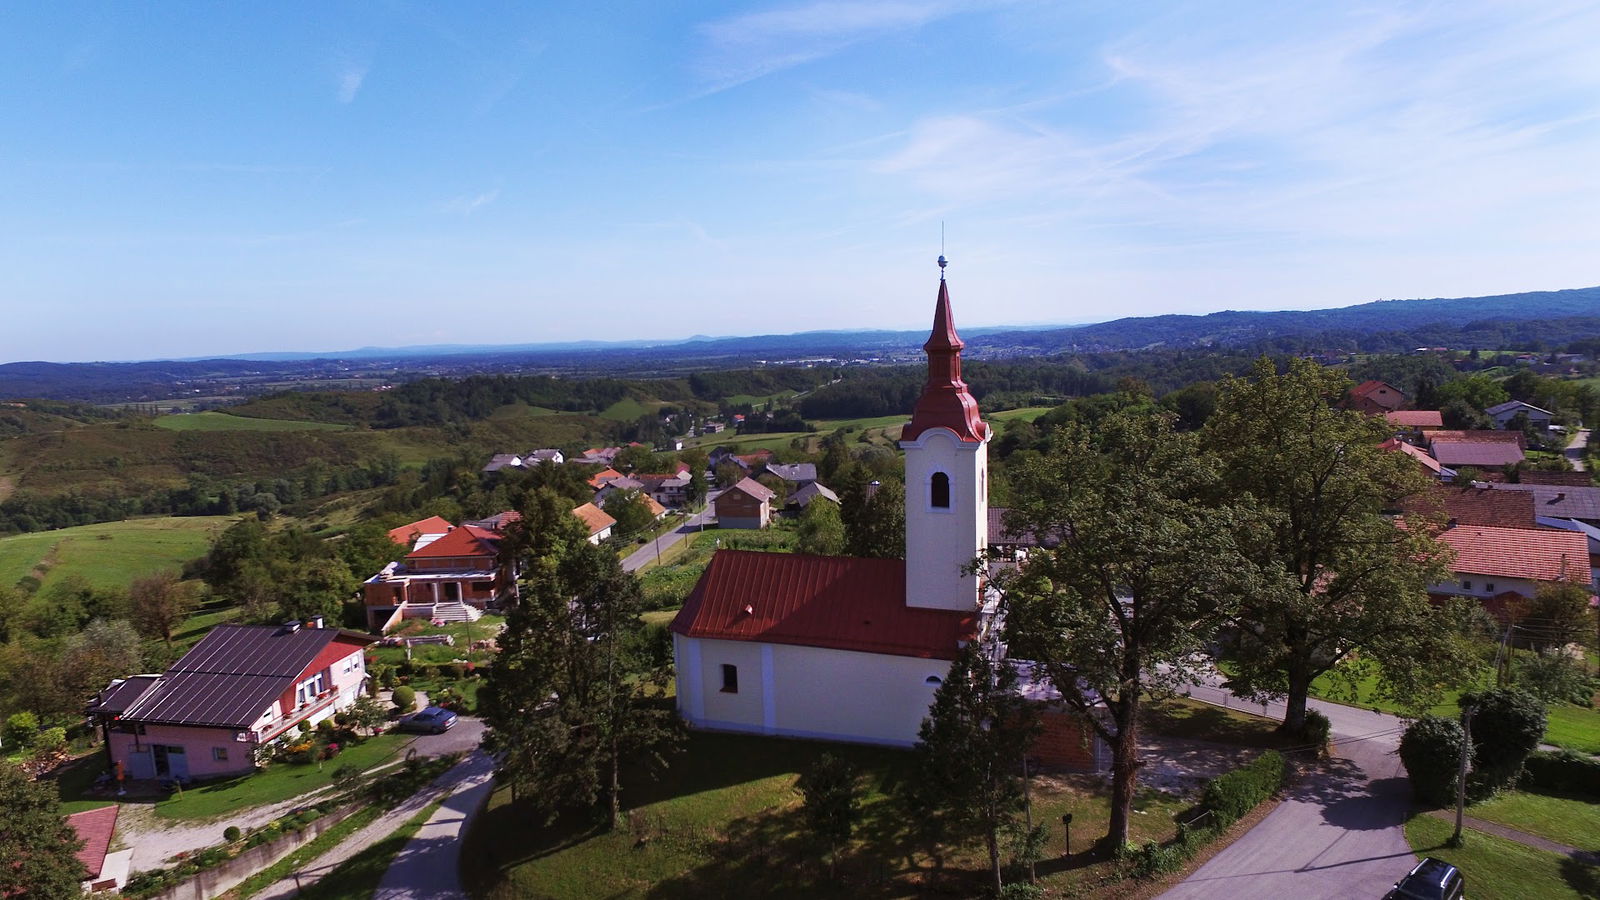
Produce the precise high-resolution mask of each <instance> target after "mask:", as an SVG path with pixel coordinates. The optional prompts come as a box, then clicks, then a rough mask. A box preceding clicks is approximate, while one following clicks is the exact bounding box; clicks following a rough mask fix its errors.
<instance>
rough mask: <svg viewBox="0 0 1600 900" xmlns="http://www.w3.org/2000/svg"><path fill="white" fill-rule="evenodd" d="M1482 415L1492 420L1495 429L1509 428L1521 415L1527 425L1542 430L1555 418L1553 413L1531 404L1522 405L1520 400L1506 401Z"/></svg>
mask: <svg viewBox="0 0 1600 900" xmlns="http://www.w3.org/2000/svg"><path fill="white" fill-rule="evenodd" d="M1484 413H1485V414H1486V415H1488V416H1489V418H1491V419H1493V420H1494V427H1496V428H1505V427H1507V426H1509V425H1510V424H1511V420H1512V419H1515V418H1516V417H1517V416H1518V415H1519V414H1521V415H1524V416H1526V417H1527V419H1528V424H1529V425H1532V426H1533V427H1535V428H1538V429H1540V430H1544V429H1547V428H1549V427H1550V422H1551V420H1552V419H1554V418H1555V413H1553V412H1551V411H1549V410H1548V409H1540V408H1539V407H1537V406H1534V405H1533V404H1532V403H1524V402H1522V401H1521V400H1507V401H1506V402H1505V403H1500V404H1497V405H1495V406H1491V407H1489V408H1488V409H1486V410H1484Z"/></svg>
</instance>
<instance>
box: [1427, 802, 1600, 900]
mask: <svg viewBox="0 0 1600 900" xmlns="http://www.w3.org/2000/svg"><path fill="white" fill-rule="evenodd" d="M1453 830H1454V828H1453V826H1452V824H1451V823H1450V822H1446V821H1445V820H1443V819H1436V818H1434V817H1433V816H1430V815H1428V814H1426V813H1418V814H1416V815H1414V816H1412V817H1411V821H1409V822H1407V823H1406V839H1407V840H1408V841H1410V843H1411V846H1412V848H1413V849H1415V850H1416V851H1417V853H1419V854H1421V855H1424V856H1432V857H1435V858H1437V859H1442V860H1444V861H1445V862H1447V863H1450V864H1451V865H1453V866H1455V867H1456V868H1458V869H1460V870H1461V871H1462V874H1464V875H1465V876H1466V879H1467V890H1466V896H1468V897H1471V898H1473V900H1522V898H1526V897H1538V898H1540V900H1560V898H1567V897H1572V898H1579V897H1600V873H1597V870H1596V868H1595V867H1594V866H1586V865H1583V864H1582V863H1579V862H1575V861H1573V860H1570V859H1567V858H1566V857H1564V856H1557V855H1556V854H1554V853H1546V852H1544V851H1543V850H1535V849H1533V848H1532V847H1525V846H1523V845H1522V844H1518V843H1516V842H1514V841H1508V840H1505V839H1504V838H1498V837H1493V836H1491V835H1487V834H1483V833H1481V832H1477V831H1469V832H1468V833H1467V834H1466V835H1465V837H1466V841H1465V844H1464V846H1461V847H1446V846H1445V842H1446V841H1448V840H1449V839H1450V833H1451V832H1452V831H1453ZM1395 869H1396V872H1395V877H1396V878H1397V879H1398V878H1399V877H1400V875H1401V874H1402V873H1403V872H1404V868H1403V867H1402V866H1400V865H1396V866H1395Z"/></svg>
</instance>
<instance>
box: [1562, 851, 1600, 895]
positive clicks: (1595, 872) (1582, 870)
mask: <svg viewBox="0 0 1600 900" xmlns="http://www.w3.org/2000/svg"><path fill="white" fill-rule="evenodd" d="M1561 878H1562V880H1563V881H1565V882H1566V883H1567V885H1568V886H1569V887H1571V888H1572V890H1573V891H1575V892H1576V893H1577V895H1578V896H1580V897H1600V866H1597V865H1596V864H1595V862H1594V861H1593V860H1592V859H1591V861H1590V862H1588V863H1585V862H1583V861H1581V860H1577V859H1571V858H1568V859H1563V860H1562V861H1561Z"/></svg>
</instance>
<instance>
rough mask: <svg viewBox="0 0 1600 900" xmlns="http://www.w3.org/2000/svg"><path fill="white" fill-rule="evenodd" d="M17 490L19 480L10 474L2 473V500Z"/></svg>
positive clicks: (0, 488)
mask: <svg viewBox="0 0 1600 900" xmlns="http://www.w3.org/2000/svg"><path fill="white" fill-rule="evenodd" d="M16 490H17V480H16V479H15V478H13V477H11V476H10V475H0V500H4V499H6V498H7V497H9V496H11V495H12V494H13V493H15V492H16Z"/></svg>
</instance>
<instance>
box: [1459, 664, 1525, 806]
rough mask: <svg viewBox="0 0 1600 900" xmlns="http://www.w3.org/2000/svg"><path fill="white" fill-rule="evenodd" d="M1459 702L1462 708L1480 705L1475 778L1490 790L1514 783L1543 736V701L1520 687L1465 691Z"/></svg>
mask: <svg viewBox="0 0 1600 900" xmlns="http://www.w3.org/2000/svg"><path fill="white" fill-rule="evenodd" d="M1460 702H1461V708H1462V709H1467V708H1469V707H1476V709H1477V712H1476V713H1475V714H1474V715H1473V717H1472V755H1473V762H1472V774H1473V780H1474V781H1475V782H1476V783H1477V785H1478V786H1479V788H1480V789H1484V790H1489V791H1493V790H1497V789H1499V788H1501V787H1507V786H1510V785H1512V784H1513V783H1515V782H1516V780H1517V775H1518V774H1519V773H1520V772H1521V771H1522V762H1523V760H1525V759H1527V758H1528V754H1529V753H1532V752H1533V751H1534V750H1535V749H1536V748H1537V747H1538V746H1539V739H1540V738H1541V737H1543V736H1544V726H1545V708H1544V702H1543V701H1541V700H1540V699H1539V698H1538V697H1535V696H1534V695H1532V694H1530V693H1528V692H1527V691H1524V690H1521V689H1519V688H1490V689H1489V690H1486V691H1479V692H1477V693H1471V694H1463V695H1462V697H1461V701H1460Z"/></svg>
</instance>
